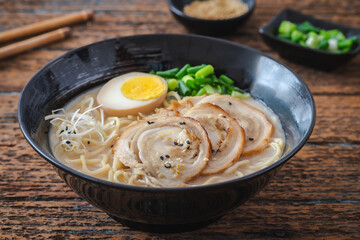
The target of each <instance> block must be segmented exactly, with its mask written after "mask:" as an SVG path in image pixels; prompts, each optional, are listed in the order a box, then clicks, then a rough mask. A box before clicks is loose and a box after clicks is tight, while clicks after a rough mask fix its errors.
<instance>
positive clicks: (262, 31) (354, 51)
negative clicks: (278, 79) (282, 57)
mask: <svg viewBox="0 0 360 240" xmlns="http://www.w3.org/2000/svg"><path fill="white" fill-rule="evenodd" d="M286 13H293V14H295V15H297V16H300V17H303V18H306V19H307V21H309V22H311V21H316V22H318V23H322V24H324V25H330V26H331V27H332V28H342V29H346V30H353V31H357V32H359V33H358V35H355V36H358V37H359V36H360V28H355V27H349V26H345V25H342V24H338V23H334V22H330V21H326V20H323V19H319V18H316V17H315V16H314V15H310V14H304V13H302V12H300V11H296V10H294V9H291V8H284V9H283V10H281V11H280V12H279V13H278V14H276V15H275V16H274V17H273V18H272V19H271V20H270V21H269V22H268V23H266V24H265V25H263V26H261V27H260V28H259V29H258V32H259V34H260V35H262V36H265V37H268V38H270V39H272V40H274V41H276V42H278V43H281V44H283V45H284V46H287V47H293V48H294V47H296V48H299V49H301V50H304V51H308V52H311V53H316V54H319V55H320V54H321V55H324V56H329V57H334V56H353V55H356V54H357V53H358V52H360V39H358V44H357V46H356V47H355V48H353V49H351V50H350V51H348V52H345V53H332V52H327V51H322V50H318V49H314V48H308V47H304V46H302V45H300V44H297V43H293V42H290V41H285V40H283V39H280V38H278V37H276V36H275V35H273V34H271V33H269V31H270V30H271V29H272V28H273V27H275V26H274V25H275V22H276V21H277V20H289V18H286V17H282V16H283V15H285V14H286Z"/></svg>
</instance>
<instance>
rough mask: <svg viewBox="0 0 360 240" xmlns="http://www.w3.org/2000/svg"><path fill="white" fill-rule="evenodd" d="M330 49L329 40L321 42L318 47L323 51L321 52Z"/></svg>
mask: <svg viewBox="0 0 360 240" xmlns="http://www.w3.org/2000/svg"><path fill="white" fill-rule="evenodd" d="M328 47H329V42H328V40H325V39H323V40H320V41H319V43H318V45H317V46H316V48H317V49H321V50H326V49H328Z"/></svg>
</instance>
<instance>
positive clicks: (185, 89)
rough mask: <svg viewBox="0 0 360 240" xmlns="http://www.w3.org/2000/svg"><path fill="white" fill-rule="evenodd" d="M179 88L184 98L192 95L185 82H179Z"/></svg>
mask: <svg viewBox="0 0 360 240" xmlns="http://www.w3.org/2000/svg"><path fill="white" fill-rule="evenodd" d="M179 88H180V93H181V95H183V96H188V95H190V89H189V88H188V87H187V86H186V84H185V83H184V82H183V81H179Z"/></svg>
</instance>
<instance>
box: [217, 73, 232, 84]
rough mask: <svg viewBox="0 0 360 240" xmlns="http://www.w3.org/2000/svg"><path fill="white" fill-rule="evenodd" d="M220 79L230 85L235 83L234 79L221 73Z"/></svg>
mask: <svg viewBox="0 0 360 240" xmlns="http://www.w3.org/2000/svg"><path fill="white" fill-rule="evenodd" d="M219 80H220V81H222V82H224V83H226V84H229V85H232V84H234V81H233V80H232V79H231V78H229V77H228V76H226V75H224V74H222V75H220V77H219Z"/></svg>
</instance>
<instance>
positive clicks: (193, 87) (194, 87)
mask: <svg viewBox="0 0 360 240" xmlns="http://www.w3.org/2000/svg"><path fill="white" fill-rule="evenodd" d="M185 84H186V86H188V87H189V88H191V89H197V87H196V85H195V83H194V81H191V80H188V81H186V82H185Z"/></svg>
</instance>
